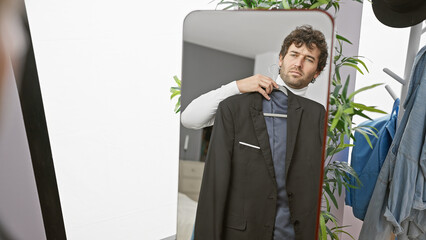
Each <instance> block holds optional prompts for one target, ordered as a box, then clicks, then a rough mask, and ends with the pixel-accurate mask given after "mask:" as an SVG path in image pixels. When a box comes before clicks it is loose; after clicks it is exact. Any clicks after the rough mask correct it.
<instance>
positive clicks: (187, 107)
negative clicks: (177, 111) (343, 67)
mask: <svg viewBox="0 0 426 240" xmlns="http://www.w3.org/2000/svg"><path fill="white" fill-rule="evenodd" d="M249 23H250V24H249ZM332 37H333V22H332V19H331V18H330V17H329V15H327V14H326V13H324V12H320V11H272V12H270V11H269V12H266V11H197V12H192V13H191V14H189V15H188V16H187V18H186V20H185V23H184V36H183V40H184V42H183V64H182V102H181V109H183V111H182V114H181V123H182V126H181V131H180V173H179V202H178V229H177V239H191V237H192V238H195V239H259V238H262V239H263V238H265V239H315V236H316V233H317V229H316V225H317V214H318V205H319V200H320V176H321V171H322V168H323V167H322V158H323V156H322V152H323V148H324V128H325V127H326V126H325V116H326V106H327V100H328V92H329V85H330V84H329V76H330V65H329V64H327V62H329V61H330V58H331V53H330V49H331V45H332Z"/></svg>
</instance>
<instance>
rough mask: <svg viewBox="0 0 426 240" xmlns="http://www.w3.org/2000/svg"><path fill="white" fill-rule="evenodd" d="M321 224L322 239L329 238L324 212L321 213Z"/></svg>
mask: <svg viewBox="0 0 426 240" xmlns="http://www.w3.org/2000/svg"><path fill="white" fill-rule="evenodd" d="M320 226H321V240H327V234H326V227H325V219H324V216H323V214H322V213H321V214H320Z"/></svg>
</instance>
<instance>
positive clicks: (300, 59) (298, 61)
mask: <svg viewBox="0 0 426 240" xmlns="http://www.w3.org/2000/svg"><path fill="white" fill-rule="evenodd" d="M294 65H295V66H296V67H297V68H301V67H303V57H298V58H297V59H296V61H295V63H294Z"/></svg>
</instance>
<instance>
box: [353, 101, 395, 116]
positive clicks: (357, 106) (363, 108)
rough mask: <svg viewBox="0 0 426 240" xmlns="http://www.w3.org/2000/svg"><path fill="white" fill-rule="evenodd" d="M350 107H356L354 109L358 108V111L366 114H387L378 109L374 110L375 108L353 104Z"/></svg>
mask: <svg viewBox="0 0 426 240" xmlns="http://www.w3.org/2000/svg"><path fill="white" fill-rule="evenodd" d="M351 106H353V107H356V108H358V109H360V110H365V111H368V112H376V113H383V114H387V112H385V111H382V110H380V109H376V107H374V106H365V105H364V104H361V103H354V102H352V103H351Z"/></svg>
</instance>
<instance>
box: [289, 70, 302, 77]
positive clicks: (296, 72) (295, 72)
mask: <svg viewBox="0 0 426 240" xmlns="http://www.w3.org/2000/svg"><path fill="white" fill-rule="evenodd" d="M290 73H293V74H296V75H299V76H302V73H301V72H298V71H290Z"/></svg>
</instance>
